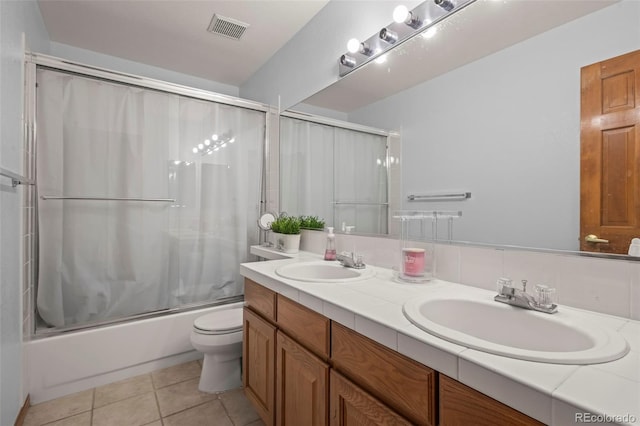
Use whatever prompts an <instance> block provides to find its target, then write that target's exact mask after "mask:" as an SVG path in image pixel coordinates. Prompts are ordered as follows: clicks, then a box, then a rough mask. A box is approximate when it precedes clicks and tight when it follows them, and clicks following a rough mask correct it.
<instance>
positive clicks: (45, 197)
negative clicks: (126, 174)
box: [40, 195, 176, 203]
mask: <svg viewBox="0 0 640 426" xmlns="http://www.w3.org/2000/svg"><path fill="white" fill-rule="evenodd" d="M40 198H41V199H43V200H89V201H145V202H158V203H175V202H176V200H175V198H116V197H71V196H58V195H41V196H40Z"/></svg>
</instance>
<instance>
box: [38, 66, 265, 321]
mask: <svg viewBox="0 0 640 426" xmlns="http://www.w3.org/2000/svg"><path fill="white" fill-rule="evenodd" d="M37 80H38V89H37V103H36V104H37V124H38V129H37V131H38V139H37V151H38V152H37V165H36V173H37V187H38V195H39V197H38V203H37V208H38V228H39V236H38V239H39V240H38V242H39V273H38V283H37V307H38V313H39V315H40V317H41V319H42V320H43V321H44V322H45V323H46V326H47V327H56V328H67V327H77V326H82V325H86V324H93V323H100V322H105V321H113V320H117V319H122V318H126V317H130V316H134V315H139V314H144V313H150V312H155V311H159V310H166V309H170V308H176V307H178V308H179V307H182V306H186V305H193V304H207V303H212V302H214V301H216V300H221V299H224V298H227V297H232V296H236V295H239V294H242V288H243V286H242V279H241V277H240V275H239V272H238V264H239V263H241V262H242V261H245V260H246V258H247V255H248V247H249V245H251V244H254V243H257V241H258V230H257V227H256V226H255V223H256V220H257V217H258V212H259V200H260V179H261V175H262V173H261V166H262V155H263V146H264V141H265V130H264V129H265V120H266V114H265V112H264V111H255V110H250V109H246V108H241V107H237V106H233V105H226V104H220V103H215V102H211V101H206V100H200V99H195V98H190V97H186V96H181V95H177V94H173V93H167V92H161V91H157V90H150V89H145V88H141V87H135V86H129V85H125V84H120V83H116V82H111V81H105V80H99V79H95V78H91V77H85V76H79V75H75V74H68V73H65V72H60V71H54V70H50V69H44V68H43V69H38V71H37Z"/></svg>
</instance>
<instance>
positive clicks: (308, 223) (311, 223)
mask: <svg viewBox="0 0 640 426" xmlns="http://www.w3.org/2000/svg"><path fill="white" fill-rule="evenodd" d="M300 228H302V229H315V230H318V229H320V230H322V229H324V219H320V218H319V217H318V216H300Z"/></svg>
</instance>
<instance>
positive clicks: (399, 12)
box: [393, 4, 409, 24]
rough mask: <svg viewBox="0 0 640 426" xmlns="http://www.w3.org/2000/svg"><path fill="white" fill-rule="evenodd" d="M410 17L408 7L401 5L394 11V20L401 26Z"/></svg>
mask: <svg viewBox="0 0 640 426" xmlns="http://www.w3.org/2000/svg"><path fill="white" fill-rule="evenodd" d="M408 17H409V9H407V6H405V5H403V4H401V5H400V6H396V8H395V9H393V20H394V21H395V22H397V23H399V24H401V23H403V22H405V21H406V20H407V18H408Z"/></svg>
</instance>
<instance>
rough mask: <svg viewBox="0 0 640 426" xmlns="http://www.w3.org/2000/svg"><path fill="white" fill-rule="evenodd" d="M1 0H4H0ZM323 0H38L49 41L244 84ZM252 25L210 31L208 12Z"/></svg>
mask: <svg viewBox="0 0 640 426" xmlns="http://www.w3.org/2000/svg"><path fill="white" fill-rule="evenodd" d="M0 1H1V0H0ZM327 2H328V0H281V1H278V0H253V1H250V0H231V1H219V0H195V1H194V0H39V1H38V3H39V6H40V11H41V13H42V17H43V19H44V23H45V26H46V28H47V30H48V32H49V36H50V38H51V40H52V41H54V42H58V43H63V44H68V45H71V46H75V47H79V48H82V49H88V50H92V51H95V52H99V53H104V54H107V55H112V56H117V57H120V58H124V59H129V60H132V61H136V62H141V63H144V64H148V65H154V66H157V67H161V68H165V69H169V70H172V71H177V72H181V73H185V74H190V75H194V76H198V77H202V78H206V79H209V80H213V81H217V82H219V83H224V84H229V85H232V86H241V85H242V84H243V83H244V82H245V81H246V80H247V79H248V78H249V77H251V75H253V74H254V73H255V72H256V71H257V70H258V69H259V68H260V67H261V66H262V65H263V64H264V63H265V62H266V61H267V60H268V59H269V58H270V57H271V56H272V55H273V54H275V53H276V52H277V51H278V50H279V49H280V48H281V47H282V46H283V45H284V44H286V43H287V41H289V39H291V37H293V36H294V35H295V33H296V32H298V31H299V30H300V29H301V28H302V27H303V26H304V25H306V24H307V22H309V20H311V18H313V16H314V15H315V14H316V13H317V12H318V11H320V9H322V7H324V6H325V5H326V4H327ZM214 13H215V14H218V15H222V16H224V17H226V18H232V19H235V20H238V21H242V22H244V23H247V24H249V28H248V29H247V30H246V31H245V32H244V35H243V36H242V37H241V39H240V40H234V39H230V38H227V37H223V36H219V35H215V34H212V33H210V32H208V31H207V27H208V26H209V23H210V22H211V18H212V16H213V14H214Z"/></svg>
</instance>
